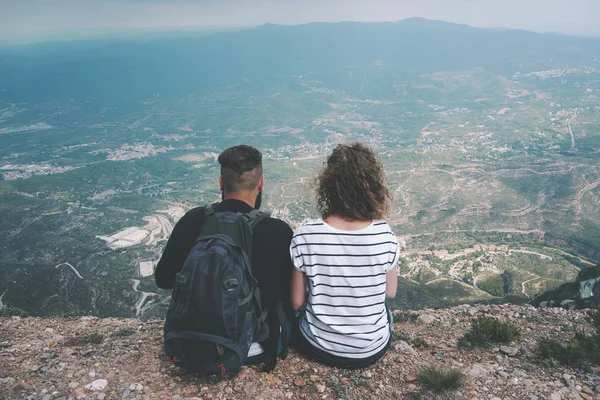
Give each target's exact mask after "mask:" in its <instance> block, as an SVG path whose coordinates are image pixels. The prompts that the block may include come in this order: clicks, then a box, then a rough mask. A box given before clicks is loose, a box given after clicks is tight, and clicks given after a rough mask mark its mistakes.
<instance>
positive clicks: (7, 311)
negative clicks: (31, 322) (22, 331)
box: [0, 307, 27, 317]
mask: <svg viewBox="0 0 600 400" xmlns="http://www.w3.org/2000/svg"><path fill="white" fill-rule="evenodd" d="M26 316H27V311H25V310H21V309H20V308H18V307H4V308H0V317H26Z"/></svg>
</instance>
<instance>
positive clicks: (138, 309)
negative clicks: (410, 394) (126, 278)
mask: <svg viewBox="0 0 600 400" xmlns="http://www.w3.org/2000/svg"><path fill="white" fill-rule="evenodd" d="M131 282H133V286H132V288H133V291H134V292H136V293H141V294H142V297H140V298H139V300H138V301H137V302H136V303H135V306H134V307H135V316H136V317H137V316H139V315H140V314H141V313H143V310H142V306H143V305H144V302H145V301H146V299H147V298H148V297H150V296H158V295H157V294H156V293H151V292H142V291H140V290H139V289H138V287H139V286H140V280H139V279H131Z"/></svg>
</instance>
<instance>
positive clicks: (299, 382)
mask: <svg viewBox="0 0 600 400" xmlns="http://www.w3.org/2000/svg"><path fill="white" fill-rule="evenodd" d="M294 385H296V386H298V387H302V386H304V385H306V379H302V378H298V379H296V380H295V381H294Z"/></svg>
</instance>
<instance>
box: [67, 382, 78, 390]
mask: <svg viewBox="0 0 600 400" xmlns="http://www.w3.org/2000/svg"><path fill="white" fill-rule="evenodd" d="M78 386H79V382H70V383H69V388H70V389H75V388H76V387H78Z"/></svg>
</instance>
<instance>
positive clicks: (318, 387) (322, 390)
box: [315, 383, 326, 393]
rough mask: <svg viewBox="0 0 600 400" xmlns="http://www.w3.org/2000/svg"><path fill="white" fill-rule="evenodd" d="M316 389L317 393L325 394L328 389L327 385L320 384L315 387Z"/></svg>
mask: <svg viewBox="0 0 600 400" xmlns="http://www.w3.org/2000/svg"><path fill="white" fill-rule="evenodd" d="M315 387H316V388H317V392H318V393H324V392H325V389H326V387H325V385H322V384H320V383H319V384H317V385H315Z"/></svg>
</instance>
